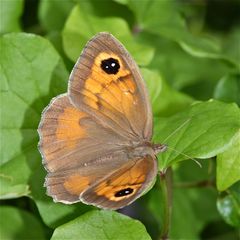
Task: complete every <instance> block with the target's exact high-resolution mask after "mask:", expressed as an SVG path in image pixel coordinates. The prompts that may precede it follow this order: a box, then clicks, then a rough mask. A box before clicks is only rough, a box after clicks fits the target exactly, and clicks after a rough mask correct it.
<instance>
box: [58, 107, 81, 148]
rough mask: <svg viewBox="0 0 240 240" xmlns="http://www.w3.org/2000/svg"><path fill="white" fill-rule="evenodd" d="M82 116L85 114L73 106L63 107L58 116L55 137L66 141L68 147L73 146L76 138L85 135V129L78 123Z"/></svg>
mask: <svg viewBox="0 0 240 240" xmlns="http://www.w3.org/2000/svg"><path fill="white" fill-rule="evenodd" d="M83 117H86V114H85V113H84V112H80V111H79V110H77V109H76V108H74V107H67V108H65V109H64V111H63V113H61V114H60V115H59V116H58V124H57V129H56V137H57V139H58V140H64V141H66V144H67V147H68V148H74V147H75V145H76V142H77V140H78V139H79V138H83V137H85V136H86V131H85V130H84V128H82V127H81V125H80V120H81V119H82V118H83Z"/></svg>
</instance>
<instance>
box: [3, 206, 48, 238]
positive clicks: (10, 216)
mask: <svg viewBox="0 0 240 240" xmlns="http://www.w3.org/2000/svg"><path fill="white" fill-rule="evenodd" d="M0 215H1V218H0V225H1V231H0V238H1V239H4V240H14V239H16V240H18V239H38V240H41V239H45V237H44V231H43V227H42V225H41V223H40V222H39V221H38V219H37V218H36V217H35V216H34V215H32V214H30V213H29V212H26V211H24V210H20V209H17V208H15V207H9V206H1V207H0Z"/></svg>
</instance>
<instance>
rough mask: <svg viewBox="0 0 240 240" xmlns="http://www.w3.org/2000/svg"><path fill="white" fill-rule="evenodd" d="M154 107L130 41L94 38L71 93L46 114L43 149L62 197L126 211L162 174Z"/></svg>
mask: <svg viewBox="0 0 240 240" xmlns="http://www.w3.org/2000/svg"><path fill="white" fill-rule="evenodd" d="M152 122H153V121H152V110H151V105H150V102H149V98H148V94H147V90H146V87H145V85H144V81H143V79H142V76H141V74H140V71H139V69H138V66H137V65H136V63H135V62H134V61H133V59H132V58H131V56H130V55H129V53H128V52H127V50H126V49H125V48H124V46H123V45H122V44H121V43H120V42H119V41H118V40H117V39H115V38H114V37H113V36H112V35H111V34H109V33H99V34H97V35H96V36H94V37H93V38H92V39H91V40H90V41H89V42H88V43H87V45H86V47H85V48H84V50H83V52H82V54H81V56H80V58H79V59H78V61H77V63H76V64H75V66H74V68H73V70H72V73H71V75H70V79H69V84H68V92H67V93H66V94H62V95H59V96H57V97H56V98H54V99H52V101H51V102H50V104H49V105H48V106H47V107H46V109H45V110H44V111H43V114H42V118H41V122H40V124H39V128H38V132H39V136H40V142H39V150H40V152H41V154H42V158H43V164H44V166H45V168H46V170H47V172H48V174H47V177H46V181H45V186H46V187H47V193H48V195H50V196H51V197H52V198H53V199H54V201H56V202H63V203H66V204H72V203H75V202H79V201H81V202H83V203H86V204H91V205H94V206H97V207H100V208H106V209H118V208H122V207H124V206H126V205H128V204H130V203H131V202H133V201H134V200H136V199H137V198H138V197H140V196H141V195H142V194H143V192H144V191H145V190H146V189H147V188H148V187H149V186H150V184H151V183H152V182H153V181H154V179H155V177H156V175H157V159H156V154H157V153H159V152H162V151H164V150H165V149H166V146H165V145H161V144H153V143H151V138H152Z"/></svg>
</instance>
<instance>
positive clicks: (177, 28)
mask: <svg viewBox="0 0 240 240" xmlns="http://www.w3.org/2000/svg"><path fill="white" fill-rule="evenodd" d="M122 3H123V4H126V3H127V5H128V6H129V8H130V9H131V10H132V11H133V12H134V14H135V16H136V20H137V26H138V28H139V29H140V30H142V31H147V32H151V33H154V34H157V35H159V36H162V37H164V38H167V39H169V40H172V41H175V42H177V43H178V44H179V45H180V46H181V47H182V49H184V50H185V51H186V52H187V53H189V54H190V55H193V56H195V57H200V58H213V59H220V60H222V61H224V62H226V63H227V64H228V65H231V66H233V67H237V66H238V63H237V61H235V59H232V58H229V57H228V56H226V55H224V54H222V53H221V47H220V46H219V44H218V43H217V42H216V41H213V40H212V39H210V38H206V37H205V38H204V37H202V36H194V35H193V34H191V33H190V32H189V31H188V29H187V26H186V23H185V20H184V19H183V18H182V16H181V13H180V10H179V9H180V8H179V6H178V3H177V2H176V1H151V0H142V1H141V4H139V2H138V1H137V0H128V1H127V0H126V1H123V2H122Z"/></svg>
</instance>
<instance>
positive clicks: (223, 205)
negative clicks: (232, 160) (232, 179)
mask: <svg viewBox="0 0 240 240" xmlns="http://www.w3.org/2000/svg"><path fill="white" fill-rule="evenodd" d="M228 193H229V194H227V195H225V196H223V197H219V199H218V201H217V208H218V211H219V213H220V214H221V216H222V217H223V219H224V220H225V221H226V222H227V223H228V224H230V225H232V226H235V227H238V228H239V227H240V182H238V183H236V184H235V185H234V186H233V187H231V189H230V190H229V191H228Z"/></svg>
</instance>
